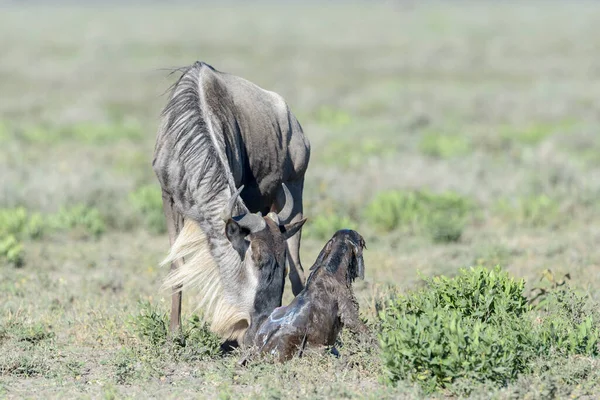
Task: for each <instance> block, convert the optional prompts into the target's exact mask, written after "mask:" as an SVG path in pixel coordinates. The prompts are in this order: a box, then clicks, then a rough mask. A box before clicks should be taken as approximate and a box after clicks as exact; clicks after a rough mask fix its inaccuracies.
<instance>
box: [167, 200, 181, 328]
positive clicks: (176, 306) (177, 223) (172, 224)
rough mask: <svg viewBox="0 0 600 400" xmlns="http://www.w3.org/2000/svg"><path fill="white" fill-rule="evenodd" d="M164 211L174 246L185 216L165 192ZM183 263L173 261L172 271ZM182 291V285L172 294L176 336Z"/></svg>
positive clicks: (170, 326) (179, 319)
mask: <svg viewBox="0 0 600 400" xmlns="http://www.w3.org/2000/svg"><path fill="white" fill-rule="evenodd" d="M162 199H163V211H164V213H165V218H166V223H167V231H168V233H169V242H170V245H171V246H173V243H175V239H177V235H179V232H180V231H181V228H182V227H183V217H182V216H181V215H180V214H179V213H177V212H176V211H175V210H174V208H173V199H172V198H171V196H169V195H168V194H166V193H164V192H163V196H162ZM182 263H183V259H179V260H176V261H174V262H173V263H171V271H174V270H176V269H177V268H179V267H180V265H181V264H182ZM182 295H183V293H182V291H181V287H180V286H175V287H173V294H172V296H171V321H170V324H169V330H170V334H171V335H172V336H174V334H175V333H176V332H179V330H180V329H181V298H182Z"/></svg>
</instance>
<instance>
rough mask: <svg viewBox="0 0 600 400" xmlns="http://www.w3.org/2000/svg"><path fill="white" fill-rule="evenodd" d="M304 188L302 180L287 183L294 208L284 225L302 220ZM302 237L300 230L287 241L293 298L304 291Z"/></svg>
mask: <svg viewBox="0 0 600 400" xmlns="http://www.w3.org/2000/svg"><path fill="white" fill-rule="evenodd" d="M303 187H304V180H302V181H298V182H294V183H289V184H288V189H289V191H290V194H291V195H292V197H293V199H294V208H293V210H292V217H291V219H290V221H289V222H288V221H286V223H295V222H298V221H300V220H301V219H302V218H304V215H303V205H302V191H303ZM301 237H302V229H300V230H299V231H298V232H297V233H296V234H295V235H294V236H292V237H290V238H289V239H288V240H287V249H288V251H287V264H288V267H289V271H290V283H291V284H292V292H293V293H294V296H297V295H298V293H300V292H301V291H302V289H304V282H305V277H304V269H303V268H302V264H301V263H300V239H301Z"/></svg>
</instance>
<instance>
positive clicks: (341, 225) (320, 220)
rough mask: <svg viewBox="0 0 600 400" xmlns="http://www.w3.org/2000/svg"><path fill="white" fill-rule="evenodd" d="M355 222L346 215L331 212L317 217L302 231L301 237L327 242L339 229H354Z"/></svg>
mask: <svg viewBox="0 0 600 400" xmlns="http://www.w3.org/2000/svg"><path fill="white" fill-rule="evenodd" d="M356 225H357V224H356V222H355V221H353V220H352V219H351V218H350V217H348V216H346V215H340V214H336V213H333V212H330V213H325V214H321V215H317V216H316V217H314V218H311V219H310V220H309V223H307V224H306V226H305V227H304V228H303V229H302V234H303V236H304V235H305V236H306V237H310V238H313V239H318V240H328V239H329V238H331V236H332V235H333V234H334V233H335V232H337V231H338V230H340V229H356Z"/></svg>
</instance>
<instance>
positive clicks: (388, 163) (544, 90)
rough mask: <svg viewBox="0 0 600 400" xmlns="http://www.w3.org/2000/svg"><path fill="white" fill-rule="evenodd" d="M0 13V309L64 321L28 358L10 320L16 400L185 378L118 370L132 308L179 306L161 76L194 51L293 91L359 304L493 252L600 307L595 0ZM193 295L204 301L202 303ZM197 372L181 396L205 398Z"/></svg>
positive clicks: (216, 383) (311, 211)
mask: <svg viewBox="0 0 600 400" xmlns="http://www.w3.org/2000/svg"><path fill="white" fill-rule="evenodd" d="M0 7H1V8H0V54H1V57H0V96H2V101H1V102H0V295H1V297H2V305H1V306H0V309H1V313H2V315H1V316H0V317H1V318H2V321H0V322H1V323H2V326H4V329H5V331H6V332H12V331H11V329H13V328H11V327H14V326H19V327H21V328H22V329H25V330H27V329H31V327H37V328H36V329H38V328H39V329H41V331H43V332H46V331H49V332H52V340H51V341H50V342H49V343H51V344H48V345H47V346H46V347H43V348H40V347H32V348H30V347H23V346H22V343H21V342H20V341H19V340H18V339H15V338H16V337H18V335H17V336H14V335H13V336H11V335H8V334H7V335H5V336H4V337H7V338H8V339H6V340H3V339H2V337H3V336H2V333H1V332H2V330H0V346H3V347H4V350H2V351H0V352H3V353H4V354H5V355H4V356H0V371H1V373H0V377H1V378H3V379H4V378H5V383H1V382H0V393H4V394H7V395H8V396H16V397H18V395H19V393H31V392H29V390H30V389H31V385H32V384H35V385H37V386H36V387H38V388H41V389H39V390H41V392H37V393H38V394H39V393H45V395H57V396H58V394H62V395H70V396H76V397H77V396H78V395H91V396H92V397H95V396H96V395H97V394H98V393H104V395H106V396H108V397H110V396H112V395H115V396H116V397H117V398H119V397H120V396H121V395H130V396H134V397H135V396H140V395H141V394H140V393H143V392H139V390H143V389H144V385H147V384H152V385H155V389H156V390H163V389H164V390H167V389H165V388H166V386H163V385H164V381H165V379H162V378H161V377H163V378H164V376H165V375H164V374H163V372H161V373H157V374H156V375H152V374H151V373H149V375H148V376H145V375H143V374H142V375H140V376H141V377H139V376H138V375H135V376H136V377H137V378H136V379H137V380H134V382H135V383H134V384H133V386H126V387H122V386H119V384H118V382H120V381H118V380H115V379H114V375H115V374H118V373H119V371H121V370H119V369H118V368H120V367H118V366H119V365H121V364H119V362H121V361H122V358H123V357H125V356H123V354H122V352H123V348H127V346H126V345H127V343H129V342H128V340H133V339H131V338H130V337H129V336H128V335H129V334H128V333H127V332H129V331H128V330H127V328H126V325H127V324H126V321H127V318H128V316H129V315H130V314H132V313H136V310H137V307H138V306H137V301H138V300H140V299H144V300H148V301H151V302H153V303H155V304H157V306H158V307H159V308H160V309H161V310H167V309H168V304H167V303H168V296H167V294H166V293H164V292H159V291H158V289H159V286H160V283H161V280H162V278H163V277H164V276H165V274H166V270H163V269H159V268H158V266H157V265H158V262H159V261H160V260H161V259H162V257H164V255H165V254H166V252H167V250H168V238H167V236H166V234H165V231H164V221H163V217H162V210H161V203H160V193H159V186H158V183H157V181H156V179H155V177H154V174H153V172H152V168H151V159H152V152H153V146H154V140H155V135H156V130H157V127H158V118H159V114H160V111H161V109H162V107H163V106H164V105H165V103H166V101H167V89H168V87H169V86H170V85H171V84H172V83H173V82H174V81H175V79H176V78H177V74H174V75H169V71H168V70H165V68H173V67H181V66H185V65H189V64H191V63H193V62H194V61H196V60H202V61H205V62H207V63H209V64H211V65H212V66H213V67H215V68H216V69H218V70H221V71H224V72H229V73H233V74H236V75H239V76H242V77H244V78H246V79H248V80H250V81H252V82H254V83H256V84H258V85H259V86H261V87H263V88H265V89H268V90H272V91H275V92H278V93H279V94H281V95H282V96H283V97H284V98H285V99H286V100H287V102H288V104H289V105H290V107H291V109H292V111H293V112H294V113H295V114H296V116H297V117H298V119H299V120H300V123H301V124H302V126H303V129H304V131H305V133H306V135H307V136H308V138H309V140H310V141H311V144H312V156H311V161H310V164H309V169H308V173H307V178H306V189H305V193H306V195H305V209H306V215H307V217H308V218H309V221H308V223H307V224H306V225H305V229H304V235H303V248H302V257H303V258H302V260H303V264H304V268H305V269H308V268H309V267H310V266H311V265H312V262H313V261H314V258H315V257H316V255H317V253H318V251H319V250H320V249H321V247H322V246H323V244H324V243H325V241H326V240H327V239H328V238H329V237H330V236H331V235H332V234H333V233H334V232H335V230H337V229H339V228H342V227H351V228H355V229H357V230H359V231H360V232H361V233H362V234H363V235H364V236H365V238H366V240H367V246H368V250H367V251H366V252H365V257H366V280H365V282H359V283H357V285H356V291H357V294H358V296H359V298H360V300H361V307H362V309H363V310H364V313H366V314H369V313H371V314H372V313H374V312H375V310H374V308H373V307H374V306H373V304H372V298H373V296H375V295H376V294H377V293H378V292H379V291H380V290H381V288H382V287H383V286H385V285H387V284H389V283H393V284H395V285H397V286H398V287H399V288H400V289H401V290H402V289H405V288H409V287H413V286H414V285H416V284H418V283H419V276H418V273H421V274H424V275H425V276H429V275H433V274H446V275H454V274H455V273H456V271H457V269H458V268H459V267H464V266H469V265H475V264H484V265H490V266H493V265H496V264H499V265H501V267H502V268H504V269H505V270H508V271H509V272H510V273H512V274H514V275H516V276H519V277H524V278H527V279H528V281H531V282H534V281H535V279H537V278H538V277H539V275H540V273H541V272H542V271H543V270H544V269H546V268H549V269H551V270H552V271H555V272H556V273H557V274H564V273H570V275H571V278H572V281H573V282H574V284H575V285H577V286H578V287H580V288H581V289H582V290H584V291H587V292H589V293H590V294H591V295H592V296H593V297H594V298H596V299H598V298H599V296H598V295H597V292H598V291H597V289H598V288H599V287H600V249H599V248H600V246H598V244H599V243H600V202H598V198H599V193H600V134H599V132H598V128H597V127H598V122H599V120H600V103H599V102H600V100H599V99H600V80H599V79H598V78H600V58H599V57H598V54H600V25H599V24H598V21H599V20H600V5H597V4H595V3H593V2H544V3H541V2H517V3H503V2H491V1H490V2H487V1H478V2H461V1H458V2H450V1H447V2H423V3H422V2H408V1H406V2H405V1H388V2H379V1H372V2H351V3H348V2H325V3H322V4H316V3H306V4H305V3H301V2H281V3H276V2H272V3H266V2H252V3H241V2H240V3H219V4H216V3H206V2H202V3H198V4H184V3H173V4H158V3H157V4H153V3H137V4H130V5H116V4H104V5H97V6H92V5H89V6H87V7H84V6H74V5H61V6H58V5H56V6H50V5H49V4H46V3H43V4H42V3H40V4H36V3H28V2H23V3H2V5H1V6H0ZM290 298H291V295H290V293H289V290H288V292H287V293H286V297H285V298H284V299H285V300H286V301H289V299H290ZM184 301H185V303H186V305H185V306H184V310H185V311H186V313H191V311H192V309H193V307H192V306H193V304H192V302H193V298H191V297H190V296H185V297H184ZM40 327H41V328H40ZM21 328H19V329H21ZM15 329H16V328H15ZM28 337H29V336H28ZM59 353H60V354H61V356H58V355H57V354H59ZM7 354H12V355H14V357H13V356H12V355H10V356H9V355H7ZM11 357H12V358H11ZM61 357H62V358H61ZM138 358H139V357H138ZM115 360H116V361H115ZM119 360H121V361H119ZM69 363H71V364H69ZM217 364H218V363H216V364H214V365H213V364H210V365H209V366H207V367H206V368H208V369H207V370H208V371H209V372H206V374H205V375H202V377H201V378H198V380H197V381H193V382H196V384H197V385H199V386H198V387H208V388H210V389H206V390H208V392H206V395H207V396H213V395H215V394H216V393H219V391H222V389H223V388H222V385H224V384H227V382H230V379H229V378H228V376H229V375H227V374H228V373H229V372H227V373H224V372H223V370H221V369H219V368H224V367H219V366H218V365H217ZM15 365H16V366H17V367H14V366H15ZM23 365H24V366H25V367H23ZM67 365H72V366H73V367H72V368H70V367H67ZM115 365H116V366H117V367H115ZM144 365H146V364H144ZM195 365H196V364H194V363H190V364H188V365H185V366H184V367H183V368H184V370H185V371H188V372H186V373H189V371H191V370H194V371H195V370H196V366H195ZM298 365H299V366H298ZM298 365H297V366H296V367H297V368H300V370H299V371H304V370H302V368H305V367H306V365H304V366H303V364H298ZM11 366H12V367H11ZM27 366H29V367H31V368H30V369H28V368H26V367H27ZM121 366H122V365H121ZM296 367H290V368H296ZM15 368H16V369H15ZM19 368H21V369H19ZM23 368H24V370H25V371H29V372H27V373H21V372H18V371H23ZM115 368H116V369H115ZM306 368H307V370H306V373H307V374H309V372H308V371H309V370H310V371H311V372H310V373H311V374H316V375H315V376H317V377H319V376H321V374H319V373H318V371H319V369H318V368H317V367H315V366H314V365H312V366H309V367H306ZM72 369H74V370H75V372H73V373H70V372H69V371H71V370H72ZM158 369H160V368H158ZM365 369H368V368H365ZM150 370H151V369H150ZM160 370H161V371H164V369H160ZM15 371H17V372H15ZM57 371H58V372H57ZM65 371H66V372H65ZM115 371H117V372H115ZM178 371H179V370H178ZM227 371H229V370H227ZM121 372H123V371H121ZM269 373H272V372H269ZM161 374H162V375H161ZM182 374H183V373H180V372H174V373H173V375H172V376H170V377H168V378H166V380H167V381H168V382H171V383H172V382H173V381H177V379H180V380H181V382H184V381H185V379H184V375H182ZM211 374H212V375H211ZM365 374H366V375H363V377H364V382H362V383H360V382H359V383H356V382H354V381H352V379H353V378H352V379H351V377H352V376H354V375H352V374H349V375H347V376H346V375H344V376H341V377H337V378H335V379H334V381H333V382H332V381H330V380H328V379H326V378H322V377H321V378H318V379H325V380H324V381H319V380H318V379H317V378H315V379H317V380H316V381H312V383H311V382H308V383H303V385H305V386H303V387H304V389H303V390H305V391H306V392H302V393H312V392H311V391H310V390H312V389H311V388H313V387H322V386H323V385H325V384H327V385H332V386H331V387H334V388H338V387H345V388H347V390H348V391H349V393H355V394H356V393H361V392H362V391H364V390H365V388H371V389H373V390H375V388H378V387H379V386H378V383H377V377H376V376H375V375H376V374H371V375H369V374H368V373H365ZM311 376H312V375H311ZM138 378H139V379H138ZM161 379H162V380H161ZM243 379H246V381H244V382H245V383H244V384H246V385H249V386H248V387H250V388H255V386H256V385H257V383H256V382H258V381H256V380H254V381H253V380H252V379H253V378H249V377H247V376H246V377H245V378H243ZM256 379H258V378H256ZM332 379H333V378H332ZM90 382H91V383H90ZM115 382H117V383H115ZM143 382H150V383H143ZM181 382H180V390H182V392H181V393H183V394H185V393H188V392H186V390H190V391H192V392H190V393H198V392H196V390H200V389H197V388H195V387H193V384H191V383H190V385H192V386H189V387H187V386H185V384H184V383H181ZM185 382H188V383H189V382H191V381H185ZM315 382H316V383H315ZM279 383H280V386H285V383H284V382H279ZM85 385H91V387H94V388H96V389H94V390H101V391H100V392H99V391H93V390H92V391H89V390H88V389H86V386H85ZM115 385H116V386H115ZM181 385H183V386H181ZM203 385H207V386H203ZM253 385H254V386H253ZM273 385H274V387H276V386H277V381H275V383H274V384H273ZM311 385H312V386H311ZM234 386H235V385H234ZM267 386H268V385H267ZM236 387H237V386H236ZM3 388H4V389H3ZM44 388H46V389H44ZM2 390H4V392H3V391H2ZM90 390H91V389H90ZM223 390H225V389H223ZM227 390H229V389H227ZM232 390H233V391H234V392H236V390H241V389H239V387H237V389H235V390H234V389H232ZM332 390H333V389H332ZM335 390H337V389H335ZM57 393H58V394H57ZM115 393H116V394H115ZM119 393H120V395H119ZM157 393H161V392H157ZM164 393H171V394H172V392H164ZM236 393H237V392H236ZM333 393H334V394H335V395H336V396H337V395H339V392H336V391H334V392H333ZM263 394H264V393H263ZM321 394H322V393H321Z"/></svg>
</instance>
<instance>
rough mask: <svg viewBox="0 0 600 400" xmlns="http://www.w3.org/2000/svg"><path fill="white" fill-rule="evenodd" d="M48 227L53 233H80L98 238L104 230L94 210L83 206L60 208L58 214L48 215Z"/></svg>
mask: <svg viewBox="0 0 600 400" xmlns="http://www.w3.org/2000/svg"><path fill="white" fill-rule="evenodd" d="M47 218H48V226H49V227H50V228H51V229H52V230H55V231H74V230H75V231H80V232H81V233H83V234H84V235H86V236H94V237H98V236H100V235H101V234H102V233H104V231H105V230H106V224H105V222H104V219H103V217H102V215H101V214H100V212H99V211H98V210H97V209H96V208H89V207H86V206H84V205H76V206H73V207H62V208H61V209H60V210H59V211H58V213H56V214H52V215H49V216H48V217H47Z"/></svg>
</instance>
